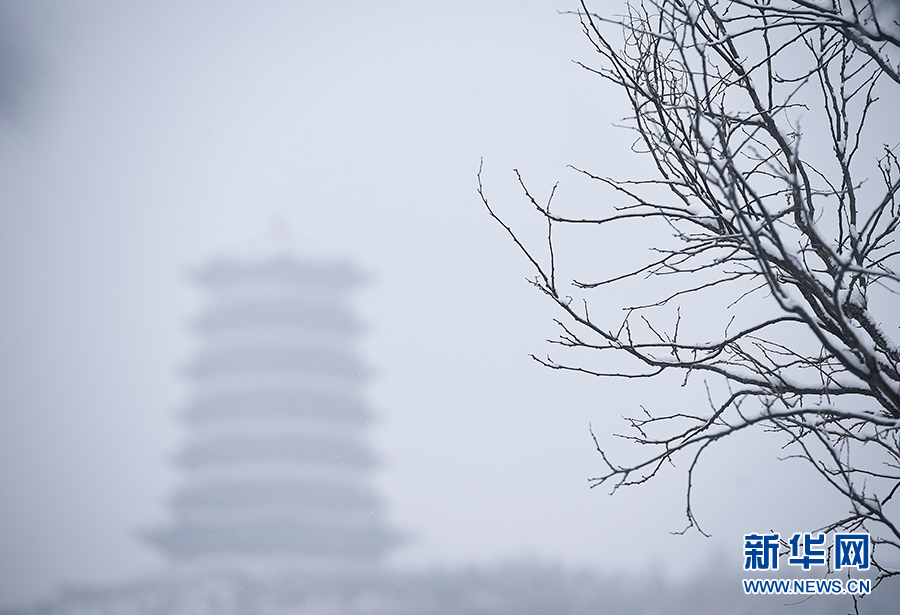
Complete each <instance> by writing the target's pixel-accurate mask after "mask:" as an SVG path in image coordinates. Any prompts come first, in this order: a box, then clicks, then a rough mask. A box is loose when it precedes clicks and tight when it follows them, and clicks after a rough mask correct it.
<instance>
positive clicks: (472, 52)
mask: <svg viewBox="0 0 900 615" xmlns="http://www.w3.org/2000/svg"><path fill="white" fill-rule="evenodd" d="M570 5H571V3H567V2H565V1H546V2H536V1H529V2H523V1H521V0H519V1H516V2H513V1H512V0H508V1H497V2H483V1H477V2H476V1H458V2H452V3H441V4H434V3H427V4H426V3H422V2H412V1H409V2H401V1H393V0H392V1H385V2H379V3H374V2H349V3H347V2H343V3H312V2H308V3H302V2H263V3H259V2H205V1H193V2H190V3H185V2H174V1H173V2H170V1H165V0H163V1H159V0H157V1H153V2H128V3H123V2H118V1H108V2H104V1H91V2H60V1H54V2H29V3H28V5H27V6H26V5H24V3H17V2H4V3H3V9H4V11H5V14H6V18H5V19H4V27H3V30H2V32H0V34H2V36H4V37H5V39H6V40H7V41H9V45H6V46H5V49H13V51H12V52H7V51H5V52H4V53H6V56H5V57H6V58H7V59H5V60H4V61H3V62H2V63H0V67H3V66H14V67H15V68H16V71H18V72H14V74H15V75H16V77H15V79H12V80H10V81H9V83H10V84H11V85H10V87H11V88H13V94H15V96H14V98H13V99H12V100H13V102H15V103H16V104H14V105H12V106H10V107H9V108H10V109H11V110H12V113H6V115H5V116H4V118H3V119H2V120H0V130H2V132H0V186H2V197H0V349H2V350H0V361H2V368H0V494H2V495H0V500H2V503H0V607H3V606H8V605H13V604H22V603H27V602H30V601H34V600H37V599H40V598H45V597H48V596H49V595H51V593H52V592H53V591H55V589H56V588H58V587H59V586H60V585H61V584H66V585H80V584H103V585H106V584H114V583H119V582H123V581H125V580H129V579H136V578H140V577H141V576H142V575H147V574H151V573H153V572H154V571H157V570H160V569H161V568H162V567H163V566H164V564H165V561H164V559H163V558H162V557H161V556H160V555H159V554H158V553H157V552H156V551H154V550H153V549H152V548H151V547H150V546H148V545H147V544H145V543H143V542H141V541H140V540H139V539H138V538H137V537H136V535H137V533H138V532H139V531H141V530H143V529H147V528H152V527H158V526H160V525H162V524H164V523H165V521H166V519H167V514H168V511H167V509H166V506H165V498H166V497H167V495H168V494H170V493H171V492H172V490H173V489H174V486H175V485H176V483H177V479H178V475H177V472H176V470H175V468H174V467H173V465H172V464H171V459H172V457H173V456H174V454H175V453H176V452H177V450H178V446H179V442H180V439H181V438H182V436H183V431H182V426H181V425H180V424H179V423H178V421H177V412H178V410H179V408H180V407H181V406H182V405H183V404H184V403H185V401H186V400H187V396H188V384H189V383H188V382H187V381H186V379H185V378H184V376H183V373H182V371H181V368H182V366H184V365H185V364H186V363H187V362H188V361H189V360H190V357H191V356H192V352H193V351H194V350H195V348H196V346H195V344H196V342H195V340H194V338H193V337H192V335H191V331H190V329H189V327H188V324H189V320H190V318H191V317H192V316H193V315H195V314H197V313H198V311H199V310H200V308H201V306H202V301H203V297H202V296H201V294H200V293H199V292H198V291H197V290H196V289H195V288H193V287H192V286H191V284H190V282H189V280H188V278H187V272H188V271H190V270H191V269H192V268H196V267H199V266H201V265H202V264H203V263H205V262H206V261H207V260H208V259H210V258H212V257H215V256H222V255H224V256H231V255H234V256H241V255H253V254H255V255H264V254H272V253H275V252H277V251H278V250H281V249H284V250H287V251H289V252H290V253H293V254H296V255H300V256H308V257H319V256H327V257H333V256H338V257H345V258H349V259H352V260H353V261H355V262H356V263H358V264H359V266H360V267H361V268H362V269H363V270H364V271H365V272H366V273H367V274H368V276H369V282H368V283H367V285H366V286H365V287H364V288H363V289H362V290H361V292H360V293H358V295H357V296H356V298H355V307H356V309H357V310H358V312H359V314H360V316H361V318H362V320H363V321H364V322H365V323H366V333H365V336H364V338H363V340H362V343H361V346H360V352H361V353H362V355H363V357H364V360H365V361H366V363H367V364H368V365H370V366H371V367H372V371H373V373H374V377H373V378H372V380H371V382H370V385H369V387H368V389H367V394H368V398H369V401H370V403H371V405H372V408H373V409H374V411H375V412H376V413H377V415H378V416H379V420H378V423H377V425H376V426H375V427H374V429H373V432H372V434H371V435H372V445H373V447H374V448H375V449H376V451H377V452H378V455H379V456H380V458H381V459H382V466H381V470H380V472H379V474H378V476H377V481H378V487H379V489H380V490H381V492H382V493H383V497H384V500H385V503H386V507H387V511H388V515H389V520H390V522H391V523H392V525H393V526H394V527H396V528H398V529H399V530H401V531H403V532H405V533H406V534H407V535H408V537H409V539H408V541H407V542H406V543H405V544H404V545H403V546H402V547H400V548H398V549H397V551H396V552H395V553H394V554H393V555H392V557H391V560H390V563H391V565H395V566H407V567H408V566H422V565H427V566H436V565H469V564H490V563H495V562H502V561H510V560H516V559H521V558H532V559H537V560H540V561H546V562H558V563H560V564H563V565H566V566H573V567H574V566H591V567H594V568H596V569H598V570H601V571H610V570H614V569H616V568H617V567H619V566H622V567H624V569H625V570H630V571H646V570H651V569H654V568H656V569H658V570H665V571H667V572H668V573H670V574H672V575H674V576H679V575H683V574H685V573H686V572H689V571H694V570H696V569H697V568H698V567H699V566H703V565H706V564H707V562H709V561H711V559H712V558H713V557H715V556H716V554H719V555H718V556H719V557H720V558H721V561H722V562H724V565H725V566H726V567H731V569H733V570H739V567H740V566H741V563H742V560H741V555H742V552H741V546H742V545H741V535H742V534H743V533H746V532H750V531H768V530H770V529H771V530H774V531H781V532H793V531H804V530H805V531H809V530H810V529H813V528H814V527H816V524H817V523H818V522H819V521H820V520H821V518H820V517H817V516H816V515H817V514H819V513H820V509H821V508H823V507H825V506H826V504H825V502H827V501H828V500H827V499H823V500H819V494H820V493H821V489H819V488H817V487H816V488H813V487H809V486H808V483H806V482H804V479H803V477H804V476H806V477H808V476H809V475H808V474H803V473H802V472H800V473H798V472H795V471H794V470H793V469H792V468H793V466H791V465H790V464H788V463H782V464H778V463H776V462H774V461H773V459H774V457H775V456H776V455H777V454H778V453H779V450H778V448H777V442H775V441H768V440H765V439H764V438H752V439H748V438H744V439H743V440H739V441H737V440H736V441H735V442H734V443H733V444H732V445H729V447H728V448H727V450H726V448H721V449H720V450H714V451H712V452H711V454H710V455H709V457H708V458H707V461H706V463H705V464H703V465H702V466H701V469H700V470H699V474H698V484H697V492H696V495H697V499H698V505H697V508H696V513H697V515H698V517H699V519H700V520H701V522H704V526H705V529H707V530H708V531H710V532H712V534H713V538H711V539H705V538H703V537H702V536H699V535H698V534H696V533H689V534H688V535H686V536H672V535H670V532H671V531H675V530H680V529H682V527H683V526H684V523H685V521H684V515H683V510H684V475H683V468H676V469H667V470H666V471H665V472H664V473H663V475H662V476H661V477H660V479H659V480H658V481H657V482H656V483H651V484H650V485H647V486H645V487H642V488H640V489H639V490H632V491H628V492H623V493H619V494H617V495H615V496H614V497H609V496H607V495H606V491H602V490H599V489H598V490H593V491H591V490H589V489H588V483H587V479H588V478H589V477H591V476H593V475H595V474H596V473H597V472H598V471H599V470H600V468H601V466H600V460H599V458H598V455H597V454H596V453H595V452H594V451H593V444H592V441H591V438H590V433H589V431H588V429H589V425H591V424H592V425H593V427H594V430H595V431H596V432H597V433H598V436H599V437H600V438H601V440H603V441H604V442H605V443H608V444H610V445H611V446H614V449H615V450H616V451H621V452H622V453H623V454H628V453H629V449H628V448H627V447H622V446H621V445H617V444H616V443H615V442H613V440H612V438H611V434H612V433H613V432H615V431H621V430H623V429H624V425H623V423H622V421H621V419H620V418H619V417H620V416H621V415H623V414H630V413H634V412H638V411H639V410H640V409H639V407H638V404H644V405H645V406H647V407H648V408H652V409H656V410H663V409H666V408H673V409H674V408H677V407H679V405H681V406H682V407H690V406H691V404H696V403H703V402H702V397H701V395H700V391H699V386H698V388H694V389H692V388H691V387H688V388H687V389H681V388H680V387H679V386H678V384H680V383H679V382H678V381H677V380H670V381H665V382H663V381H660V382H658V383H647V382H643V383H638V384H635V383H615V382H607V381H598V380H592V379H589V378H586V377H578V376H574V375H571V374H561V373H558V372H550V371H549V370H546V369H543V368H541V367H540V366H538V365H537V364H536V363H535V362H534V361H532V360H531V359H530V358H529V357H528V354H529V353H530V352H535V353H537V354H546V353H547V352H548V350H549V348H548V346H547V344H546V343H545V342H544V340H545V339H547V338H548V337H552V336H553V335H554V333H555V331H554V328H553V325H552V322H551V318H552V316H553V315H554V312H553V310H552V306H550V305H549V304H548V303H547V302H546V301H545V300H544V298H543V297H542V296H541V295H540V293H539V292H537V291H536V290H535V289H533V288H532V287H531V286H529V284H528V283H527V282H526V278H527V277H528V276H530V275H531V272H530V271H529V269H528V266H527V263H526V262H525V261H524V259H523V258H521V256H520V255H519V254H517V253H516V251H515V250H514V248H513V246H512V245H511V244H510V242H509V241H508V239H507V237H505V236H504V234H503V232H502V230H501V229H500V228H499V227H498V226H497V225H496V224H494V223H492V221H491V220H490V219H489V217H488V216H487V214H486V212H485V211H484V209H483V206H482V205H481V203H480V201H479V199H478V196H477V194H476V192H475V188H476V172H477V170H478V166H479V160H480V159H481V158H482V157H483V158H484V181H485V186H486V190H487V193H488V196H489V197H491V199H492V200H493V201H494V202H495V203H496V204H497V206H498V207H499V208H500V209H501V210H502V211H503V212H505V214H506V215H508V216H510V217H511V219H512V220H513V221H514V222H516V223H517V224H519V225H520V228H522V229H523V232H524V233H525V234H526V236H537V235H536V234H535V233H536V231H535V228H538V227H534V224H533V223H534V222H535V220H534V218H533V216H530V215H529V214H530V213H531V212H530V211H529V209H528V207H529V206H528V204H527V203H525V202H524V201H523V200H522V199H521V197H520V195H519V192H518V190H517V187H516V184H515V177H514V175H513V174H512V169H513V168H519V169H520V170H521V171H522V172H523V174H524V175H525V177H526V179H527V180H528V181H529V183H530V185H532V186H533V187H534V189H535V191H536V192H537V193H538V194H541V195H546V194H547V193H548V192H549V189H550V187H551V186H552V185H553V183H554V182H556V181H560V182H561V185H560V188H559V192H558V199H559V200H560V202H562V203H566V202H568V203H577V204H579V205H580V206H587V205H591V206H596V207H604V206H608V204H606V203H602V202H596V201H597V198H596V193H594V192H593V191H592V187H591V186H590V185H589V184H586V183H585V182H584V181H583V180H582V179H580V178H578V177H577V176H576V175H575V174H574V173H573V172H572V171H571V170H568V169H567V168H566V165H568V164H573V165H576V166H579V167H583V168H590V169H595V170H597V171H599V172H602V173H603V174H610V175H614V174H616V173H617V172H618V171H621V172H627V171H631V170H633V169H634V168H636V167H638V168H639V166H640V164H642V163H640V162H639V161H635V160H634V158H633V157H632V156H631V155H630V154H629V149H628V148H629V145H630V142H631V137H630V136H629V135H628V134H627V133H625V132H623V131H622V130H621V129H618V128H615V127H614V126H613V124H614V123H616V122H619V121H620V120H621V118H622V117H623V116H624V115H625V111H624V108H623V107H622V100H621V98H620V97H619V96H618V94H617V93H616V92H615V91H613V90H610V89H609V88H608V86H605V85H604V84H602V83H601V82H599V81H598V80H597V78H596V77H593V76H591V75H590V74H588V73H586V72H585V71H584V70H582V69H580V68H578V67H577V66H576V65H575V64H574V63H573V62H572V60H573V59H581V60H585V61H587V62H590V61H591V60H592V57H591V53H590V48H589V46H588V44H587V42H586V41H585V40H584V39H583V37H582V35H581V32H580V25H579V23H578V21H577V19H576V18H574V17H572V16H566V15H560V14H558V11H560V10H564V9H568V8H570ZM6 83H7V81H5V80H4V81H3V82H0V85H3V87H6V86H5V84H6ZM4 96H5V94H4ZM592 199H593V200H592ZM273 226H274V227H280V228H282V229H284V228H286V229H287V231H286V232H284V233H282V234H281V235H278V234H277V233H273V231H272V228H273ZM641 238H642V237H641V235H640V234H635V235H634V236H622V237H621V241H622V244H621V245H608V246H605V249H606V250H607V251H608V253H609V254H614V255H623V256H622V257H623V258H624V257H625V256H627V255H628V254H630V253H633V252H634V250H637V249H643V247H642V245H641ZM576 256H577V253H576ZM571 258H575V257H571ZM590 264H591V266H592V267H595V269H594V270H595V271H602V267H603V265H604V263H603V262H597V263H590ZM617 300H618V297H615V296H613V297H610V301H611V302H612V303H613V304H615V303H616V301H617ZM697 384H698V385H699V384H700V383H699V382H698V383H697ZM729 451H730V452H729ZM631 452H634V451H631ZM810 503H815V505H814V506H811V505H810ZM820 504H821V506H820Z"/></svg>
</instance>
